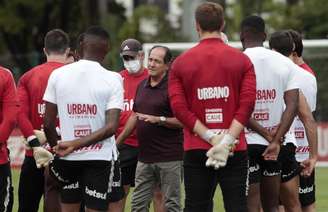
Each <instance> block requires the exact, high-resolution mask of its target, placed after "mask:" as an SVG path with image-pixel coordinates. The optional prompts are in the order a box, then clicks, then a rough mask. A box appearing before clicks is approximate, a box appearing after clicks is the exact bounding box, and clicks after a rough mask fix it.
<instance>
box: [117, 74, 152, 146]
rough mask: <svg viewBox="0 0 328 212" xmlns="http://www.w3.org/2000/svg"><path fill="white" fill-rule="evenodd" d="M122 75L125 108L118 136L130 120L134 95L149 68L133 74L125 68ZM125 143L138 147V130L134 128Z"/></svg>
mask: <svg viewBox="0 0 328 212" xmlns="http://www.w3.org/2000/svg"><path fill="white" fill-rule="evenodd" d="M120 74H121V76H122V77H123V86H124V109H123V111H122V112H121V116H120V122H119V126H118V129H117V131H116V136H118V135H119V134H120V133H121V132H122V131H123V129H124V126H125V123H126V122H127V121H128V119H129V117H130V115H131V113H132V109H133V103H134V97H135V95H136V90H137V87H138V85H139V83H140V82H141V81H142V80H144V79H146V78H147V77H148V69H146V68H144V70H143V71H142V72H141V73H139V74H137V75H135V74H134V75H132V74H129V72H128V71H127V70H123V71H121V72H120ZM124 143H125V144H127V145H130V146H134V147H137V146H138V140H137V136H136V131H135V130H134V131H133V133H132V134H131V135H130V136H129V137H128V138H127V139H126V140H125V141H124Z"/></svg>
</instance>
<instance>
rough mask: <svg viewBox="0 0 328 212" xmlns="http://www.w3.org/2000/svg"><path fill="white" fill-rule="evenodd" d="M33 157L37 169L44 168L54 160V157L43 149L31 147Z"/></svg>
mask: <svg viewBox="0 0 328 212" xmlns="http://www.w3.org/2000/svg"><path fill="white" fill-rule="evenodd" d="M32 149H33V157H34V159H35V163H36V166H37V167H38V168H41V167H46V166H48V165H49V163H50V161H52V160H53V159H54V156H53V155H52V154H51V152H49V151H48V150H46V149H45V148H43V147H40V146H38V147H33V148H32Z"/></svg>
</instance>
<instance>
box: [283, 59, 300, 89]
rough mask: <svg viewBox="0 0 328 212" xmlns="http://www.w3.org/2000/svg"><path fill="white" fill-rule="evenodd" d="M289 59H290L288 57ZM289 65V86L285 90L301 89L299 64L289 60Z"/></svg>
mask: <svg viewBox="0 0 328 212" xmlns="http://www.w3.org/2000/svg"><path fill="white" fill-rule="evenodd" d="M288 60H289V59H288ZM287 65H288V70H289V74H288V80H287V86H286V89H285V91H289V90H293V89H299V88H300V87H301V86H300V81H301V80H300V75H299V74H298V72H299V70H298V66H297V65H296V64H294V63H293V62H292V61H288V62H287Z"/></svg>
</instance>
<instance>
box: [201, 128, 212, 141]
mask: <svg viewBox="0 0 328 212" xmlns="http://www.w3.org/2000/svg"><path fill="white" fill-rule="evenodd" d="M213 136H215V133H214V132H212V131H211V130H206V132H205V133H204V134H203V135H201V138H202V139H204V140H205V141H207V142H208V143H210V140H211V138H213Z"/></svg>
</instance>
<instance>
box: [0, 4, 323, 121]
mask: <svg viewBox="0 0 328 212" xmlns="http://www.w3.org/2000/svg"><path fill="white" fill-rule="evenodd" d="M135 1H136V0H135ZM168 1H173V0H168ZM174 1H178V2H179V6H180V7H181V10H182V13H184V12H185V11H186V10H185V9H186V8H183V7H184V5H188V4H192V2H196V3H199V2H201V1H202V0H198V1H197V0H174ZM119 2H122V1H117V0H116V1H115V0H0V64H1V65H3V66H6V67H8V68H10V69H11V70H12V71H13V73H14V76H15V78H16V79H18V78H19V76H21V75H22V74H23V73H24V72H26V71H28V70H29V69H30V68H31V67H33V66H35V65H37V64H40V63H42V62H44V61H45V57H44V55H43V38H44V36H45V34H46V33H47V32H48V31H49V30H51V29H54V28H61V29H63V30H64V31H66V32H67V33H68V34H69V35H70V38H71V41H72V42H71V46H72V48H75V46H76V44H75V42H74V41H75V40H76V38H77V37H78V35H79V34H80V33H82V32H83V31H84V30H85V29H86V28H87V27H88V26H90V25H101V26H103V27H105V28H106V29H107V30H108V31H109V33H110V36H111V51H110V53H109V54H108V56H107V58H106V61H105V64H104V65H105V66H106V67H107V68H109V69H111V70H114V71H119V70H120V69H121V68H122V62H121V59H120V57H119V46H120V44H121V42H122V41H123V40H125V39H127V38H130V37H132V38H136V39H138V40H140V41H141V42H142V43H144V42H152V43H154V42H188V41H196V40H195V39H194V40H192V37H191V36H190V34H191V32H194V27H193V26H190V30H189V29H188V30H189V33H183V32H182V30H181V28H182V20H181V19H179V20H178V21H179V22H180V24H179V25H178V27H177V26H172V24H171V22H170V21H169V17H168V15H167V14H165V11H164V10H163V9H162V8H160V7H158V6H159V5H157V4H155V3H154V4H149V2H160V1H148V4H142V3H139V4H138V6H137V7H136V8H135V9H134V10H133V13H132V15H130V16H129V17H127V16H126V8H125V7H124V6H123V4H121V3H119ZM137 2H147V1H141V0H139V1H137ZM212 2H218V3H220V4H221V5H223V6H224V8H225V17H226V27H225V32H226V33H227V34H228V36H229V39H230V40H236V41H237V40H238V39H239V25H240V22H241V20H242V19H243V18H244V17H246V16H247V15H251V14H257V15H260V16H262V17H263V18H264V19H265V20H266V23H267V32H268V34H270V33H272V32H274V31H276V30H281V29H289V28H292V29H295V30H298V31H299V32H301V33H302V34H303V36H304V38H305V39H327V35H328V7H327V5H326V4H327V1H326V0H212ZM188 18H190V19H193V18H194V17H193V16H192V15H191V16H190V17H188ZM144 25H148V26H149V25H150V26H152V27H151V28H152V30H150V31H149V30H148V31H147V30H143V26H144ZM304 56H305V59H306V61H307V62H308V63H309V64H310V65H311V66H312V67H313V69H314V70H315V72H316V73H317V77H318V88H319V96H318V114H319V115H318V119H319V120H324V121H327V120H328V106H325V104H324V103H327V102H328V92H326V91H327V88H328V85H327V84H328V82H327V80H326V79H328V70H327V69H328V49H327V48H323V49H310V50H305V53H304ZM327 105H328V104H327Z"/></svg>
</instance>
